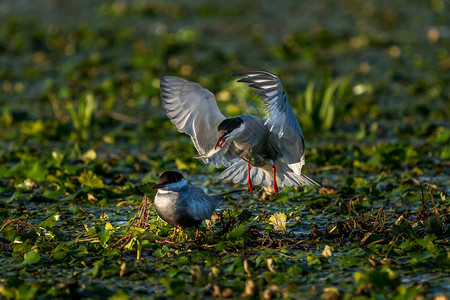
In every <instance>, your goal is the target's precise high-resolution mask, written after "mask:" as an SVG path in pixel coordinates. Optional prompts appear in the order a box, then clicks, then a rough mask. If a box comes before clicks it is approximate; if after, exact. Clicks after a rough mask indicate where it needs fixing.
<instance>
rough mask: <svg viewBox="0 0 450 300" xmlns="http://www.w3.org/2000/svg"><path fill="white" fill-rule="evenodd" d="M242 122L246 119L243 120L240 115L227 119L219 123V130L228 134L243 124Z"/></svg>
mask: <svg viewBox="0 0 450 300" xmlns="http://www.w3.org/2000/svg"><path fill="white" fill-rule="evenodd" d="M242 123H244V120H242V119H241V118H239V117H236V118H229V119H225V120H223V121H222V122H221V123H220V124H219V126H218V127H217V131H219V132H224V133H225V134H228V133H230V132H232V131H233V130H234V129H236V128H238V127H239V126H241V124H242Z"/></svg>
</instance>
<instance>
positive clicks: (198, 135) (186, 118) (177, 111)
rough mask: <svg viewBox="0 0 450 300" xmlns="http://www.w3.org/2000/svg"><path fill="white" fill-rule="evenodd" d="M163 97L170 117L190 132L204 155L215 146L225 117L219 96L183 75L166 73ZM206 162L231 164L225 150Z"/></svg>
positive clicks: (162, 90) (184, 130)
mask: <svg viewBox="0 0 450 300" xmlns="http://www.w3.org/2000/svg"><path fill="white" fill-rule="evenodd" d="M160 87H161V100H162V106H163V108H164V110H165V111H166V115H167V117H168V118H169V119H170V121H171V122H172V123H173V124H175V126H177V129H178V131H180V132H184V133H186V134H188V135H189V136H190V137H191V139H192V142H193V143H194V146H195V148H196V149H197V151H198V153H199V154H200V155H204V154H205V153H206V152H208V151H209V150H210V149H212V148H213V147H214V146H215V144H216V142H217V139H218V132H217V127H218V126H219V124H220V122H222V121H223V120H224V119H225V117H224V115H223V114H222V113H221V112H220V110H219V107H218V106H217V102H216V99H215V97H214V95H213V93H211V92H210V91H209V90H207V89H205V88H203V87H202V86H201V85H200V84H198V83H195V82H190V81H187V80H185V79H182V78H178V77H173V76H165V77H163V78H162V79H161V82H160ZM202 160H203V162H205V163H210V164H212V165H214V166H216V167H220V166H221V165H222V164H224V165H225V166H229V164H230V161H229V160H228V158H226V157H225V152H223V151H222V152H219V153H217V154H216V155H214V156H212V157H211V158H204V157H203V158H202Z"/></svg>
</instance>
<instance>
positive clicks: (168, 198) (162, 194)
mask: <svg viewBox="0 0 450 300" xmlns="http://www.w3.org/2000/svg"><path fill="white" fill-rule="evenodd" d="M189 199H190V192H189V189H188V188H187V187H185V188H182V189H181V190H180V191H179V192H174V191H166V190H159V191H158V193H157V194H156V196H155V202H154V205H155V209H156V213H157V214H158V216H159V217H160V218H161V219H163V220H164V221H166V222H167V223H169V224H170V225H172V226H181V227H192V226H198V225H200V224H201V223H202V221H203V220H201V219H199V218H197V217H196V216H192V215H191V214H190V209H189V205H192V203H190V202H189Z"/></svg>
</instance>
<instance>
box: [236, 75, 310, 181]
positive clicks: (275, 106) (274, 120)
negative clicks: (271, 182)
mask: <svg viewBox="0 0 450 300" xmlns="http://www.w3.org/2000/svg"><path fill="white" fill-rule="evenodd" d="M233 76H238V77H243V78H242V79H240V80H238V82H246V83H250V87H253V88H256V89H259V90H260V91H257V92H256V93H255V94H256V95H258V96H260V97H262V98H263V101H262V102H263V103H264V105H266V109H265V110H264V111H265V112H266V121H265V123H264V124H265V125H266V126H267V127H268V128H269V130H270V132H271V133H272V134H273V135H274V138H275V140H276V141H277V144H278V147H279V148H280V150H281V153H282V156H283V157H282V158H283V159H284V160H285V161H286V163H287V164H288V165H289V167H290V168H291V169H292V170H293V171H294V173H295V174H301V169H302V166H303V165H304V164H305V143H304V138H303V133H302V129H301V128H300V125H299V124H298V121H297V118H296V117H295V115H294V113H293V112H292V109H291V107H290V106H289V103H288V101H287V98H286V93H285V92H284V89H283V84H282V82H281V80H280V78H278V77H277V76H275V75H274V74H272V73H269V72H266V71H246V72H240V73H235V74H233Z"/></svg>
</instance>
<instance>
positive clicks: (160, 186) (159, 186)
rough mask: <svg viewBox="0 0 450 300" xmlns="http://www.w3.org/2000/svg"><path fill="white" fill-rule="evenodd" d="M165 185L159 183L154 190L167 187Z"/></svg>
mask: <svg viewBox="0 0 450 300" xmlns="http://www.w3.org/2000/svg"><path fill="white" fill-rule="evenodd" d="M165 186H166V185H165V184H161V183H158V184H155V185H154V186H153V187H152V190H158V189H162V188H163V187H165Z"/></svg>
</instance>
